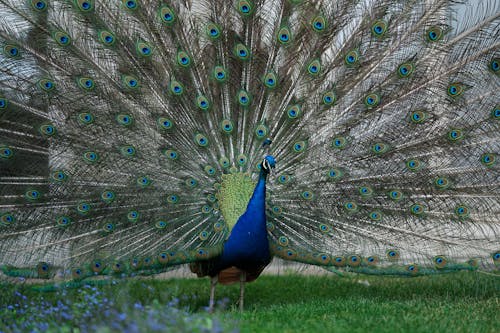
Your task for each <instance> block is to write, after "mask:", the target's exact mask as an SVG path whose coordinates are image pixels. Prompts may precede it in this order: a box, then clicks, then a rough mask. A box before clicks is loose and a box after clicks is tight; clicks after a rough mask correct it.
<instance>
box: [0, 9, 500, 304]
mask: <svg viewBox="0 0 500 333" xmlns="http://www.w3.org/2000/svg"><path fill="white" fill-rule="evenodd" d="M458 2H461V1H445V0H393V1H386V0H376V1H375V0H355V1H353V0H335V1H330V0H236V1H217V0H188V1H179V0H157V1H152V0H151V1H150V0H101V1H94V0H0V11H1V13H2V15H1V17H0V184H1V187H0V268H1V272H2V273H1V276H2V278H3V279H9V278H14V277H16V278H18V277H22V278H29V279H48V280H55V281H58V280H63V281H83V280H87V279H94V278H95V277H99V276H104V277H106V276H116V277H123V278H129V277H133V276H140V275H153V274H157V273H161V272H164V271H167V270H171V269H173V268H176V267H179V266H181V265H183V264H189V267H190V268H191V270H192V271H193V272H194V273H196V274H198V276H209V277H210V279H211V293H210V307H211V308H213V306H214V298H215V286H216V284H217V283H218V282H220V283H223V284H224V283H238V282H239V283H240V284H241V292H240V307H241V308H243V298H244V286H245V283H246V282H250V281H253V280H255V279H256V278H257V277H258V276H259V274H260V273H261V272H262V270H263V269H264V268H265V267H266V266H267V265H268V264H269V263H270V262H271V260H272V258H273V257H278V258H282V259H284V260H291V261H295V262H299V263H304V264H310V265H317V266H321V267H324V268H325V269H326V270H329V271H333V272H337V271H348V272H354V273H364V274H374V275H375V274H387V275H405V276H418V275H427V274H437V273H446V272H452V271H457V270H476V269H481V270H493V269H495V268H496V269H498V267H499V265H500V178H499V176H500V173H499V171H500V168H499V163H498V160H499V154H500V122H499V120H500V77H499V73H500V1H497V0H488V1H481V2H478V3H475V2H473V1H471V3H470V4H466V5H465V6H464V5H462V6H457V3H458ZM464 9H465V10H464Z"/></svg>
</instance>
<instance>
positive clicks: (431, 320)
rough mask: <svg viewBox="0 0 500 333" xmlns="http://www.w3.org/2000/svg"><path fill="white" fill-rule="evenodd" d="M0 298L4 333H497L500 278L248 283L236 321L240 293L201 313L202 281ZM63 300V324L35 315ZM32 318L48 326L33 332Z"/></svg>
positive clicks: (20, 291)
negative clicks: (17, 331) (24, 327)
mask: <svg viewBox="0 0 500 333" xmlns="http://www.w3.org/2000/svg"><path fill="white" fill-rule="evenodd" d="M0 292H1V294H0V295H1V296H0V331H2V332H10V331H15V329H13V328H12V327H14V326H13V323H16V325H17V326H15V327H18V328H19V327H21V326H22V325H23V323H24V322H27V321H28V322H30V323H31V326H29V327H28V328H29V329H28V330H26V331H28V332H29V331H30V330H34V331H35V332H36V331H49V332H58V331H67V332H84V331H86V330H88V331H98V332H114V331H130V332H133V331H134V329H133V328H138V331H140V332H144V331H159V332H160V331H172V332H222V331H224V332H226V331H233V330H234V329H236V330H239V331H240V332H391V333H393V332H500V316H499V309H500V275H493V274H481V273H477V272H461V273H454V274H448V275H442V276H425V277H414V278H397V277H373V276H360V275H348V276H345V277H338V276H335V275H333V274H332V275H325V276H300V275H294V274H290V275H281V276H262V277H260V278H259V279H258V280H257V281H256V282H254V283H251V284H248V285H247V289H246V298H245V308H246V310H245V312H244V313H239V311H238V307H237V304H236V299H237V297H238V294H239V286H238V285H232V286H228V287H226V286H218V288H217V299H218V300H219V306H218V310H217V312H216V313H215V314H213V315H212V314H208V313H207V312H206V308H205V307H206V305H207V304H208V294H209V282H208V280H207V279H169V280H149V279H148V280H138V279H136V280H130V281H124V282H121V281H118V282H117V283H115V284H113V283H108V284H106V285H102V286H96V287H92V286H86V287H80V288H74V289H69V290H66V289H64V290H58V291H56V292H39V291H35V290H33V286H32V285H26V284H15V285H13V284H0ZM16 292H17V293H16ZM19 295H21V296H19ZM23 298H24V299H23ZM61 299H62V302H63V303H64V302H66V303H67V307H69V310H68V311H67V316H68V317H67V318H66V319H65V318H61V314H60V313H59V314H58V313H57V311H52V312H51V313H49V314H47V315H43V316H41V315H39V314H38V315H37V313H33V312H35V311H37V312H40V311H42V309H40V304H42V303H43V304H45V305H44V306H43V309H44V310H43V311H46V310H45V309H48V308H51V307H52V308H54V307H55V308H57V310H58V311H59V312H61V309H60V308H61V306H59V307H57V304H58V302H59V303H61ZM29 302H31V303H29ZM15 304H18V305H17V307H16V306H15ZM92 304H93V305H92ZM26 305H28V306H26ZM23 306H24V307H25V310H24V312H23V311H21V310H22V308H23ZM105 310H107V311H108V315H107V316H106V315H105ZM89 318H91V319H92V320H91V321H93V322H94V323H95V325H94V326H93V327H92V326H88V323H89ZM175 318H177V319H176V320H174V321H175V323H173V324H172V320H173V319H175ZM40 320H42V321H46V322H44V325H41V326H37V321H40ZM51 320H52V321H57V323H55V325H52V324H53V323H52V322H51ZM152 321H154V323H155V325H156V326H151V322H152ZM61 323H63V324H61ZM47 325H48V326H47ZM86 325H87V326H86ZM169 325H170V326H169ZM172 325H173V326H172ZM74 327H79V330H75V329H74Z"/></svg>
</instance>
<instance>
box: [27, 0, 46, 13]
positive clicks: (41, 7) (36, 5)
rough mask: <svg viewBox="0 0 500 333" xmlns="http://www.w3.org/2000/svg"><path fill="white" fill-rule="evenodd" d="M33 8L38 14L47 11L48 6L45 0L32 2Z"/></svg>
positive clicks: (32, 0)
mask: <svg viewBox="0 0 500 333" xmlns="http://www.w3.org/2000/svg"><path fill="white" fill-rule="evenodd" d="M30 3H31V8H33V9H34V10H35V11H37V12H40V13H41V12H44V11H46V10H47V8H48V5H47V1H45V0H31V1H30Z"/></svg>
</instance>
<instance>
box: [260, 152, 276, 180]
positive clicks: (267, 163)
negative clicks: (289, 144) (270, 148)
mask: <svg viewBox="0 0 500 333" xmlns="http://www.w3.org/2000/svg"><path fill="white" fill-rule="evenodd" d="M275 166H276V160H275V159H274V157H273V156H271V155H267V156H266V157H264V160H263V161H262V171H263V172H264V173H265V174H266V175H267V174H269V173H271V169H273V168H274V167H275Z"/></svg>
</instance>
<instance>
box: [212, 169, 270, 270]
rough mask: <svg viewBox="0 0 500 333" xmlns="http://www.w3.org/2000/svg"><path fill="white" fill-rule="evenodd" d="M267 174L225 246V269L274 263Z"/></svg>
mask: <svg viewBox="0 0 500 333" xmlns="http://www.w3.org/2000/svg"><path fill="white" fill-rule="evenodd" d="M266 180H267V172H265V171H261V172H260V174H259V180H258V182H257V184H256V185H255V188H254V191H253V194H252V197H251V198H250V201H249V202H248V205H247V208H246V210H245V212H244V213H243V214H242V215H241V216H240V217H239V219H238V221H237V222H236V224H235V226H234V227H233V229H232V230H231V234H230V236H229V238H228V239H227V241H226V243H225V244H224V250H223V254H222V258H221V265H222V266H228V267H229V266H238V267H239V266H242V265H243V266H244V265H254V264H255V265H266V264H267V263H268V262H269V260H270V251H269V242H268V240H267V228H266Z"/></svg>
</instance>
